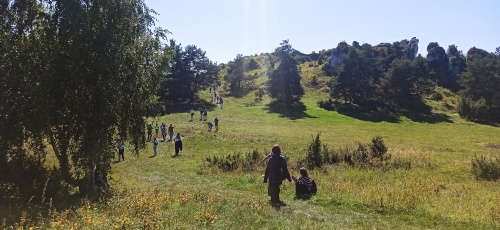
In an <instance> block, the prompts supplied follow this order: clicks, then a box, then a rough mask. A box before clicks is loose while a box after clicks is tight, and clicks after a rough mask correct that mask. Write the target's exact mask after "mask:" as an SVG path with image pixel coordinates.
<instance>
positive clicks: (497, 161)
mask: <svg viewBox="0 0 500 230" xmlns="http://www.w3.org/2000/svg"><path fill="white" fill-rule="evenodd" d="M472 174H474V176H475V177H476V179H478V180H491V181H496V180H499V179H500V158H498V157H492V158H487V157H485V156H476V157H475V158H474V159H472Z"/></svg>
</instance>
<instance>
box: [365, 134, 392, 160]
mask: <svg viewBox="0 0 500 230" xmlns="http://www.w3.org/2000/svg"><path fill="white" fill-rule="evenodd" d="M368 146H369V147H370V149H371V154H372V156H373V157H378V158H384V157H385V154H386V153H387V147H386V146H385V144H384V140H383V139H382V137H381V136H376V137H375V138H373V139H372V143H371V144H369V145H368Z"/></svg>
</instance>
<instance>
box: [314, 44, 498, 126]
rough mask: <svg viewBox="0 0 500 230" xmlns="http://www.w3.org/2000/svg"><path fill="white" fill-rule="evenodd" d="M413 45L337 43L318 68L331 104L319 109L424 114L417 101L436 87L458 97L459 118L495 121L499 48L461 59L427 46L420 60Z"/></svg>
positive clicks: (421, 103)
mask: <svg viewBox="0 0 500 230" xmlns="http://www.w3.org/2000/svg"><path fill="white" fill-rule="evenodd" d="M417 44H418V40H416V39H415V38H413V39H412V40H410V41H407V40H403V41H401V42H394V43H392V44H390V43H382V44H380V45H377V46H371V45H370V44H363V45H359V44H357V42H354V43H353V45H352V46H350V45H348V44H347V43H345V42H341V43H339V45H338V46H337V47H336V48H335V49H333V50H332V51H331V55H330V59H329V60H326V61H328V62H329V64H327V65H324V66H323V71H324V73H325V75H328V76H331V81H330V83H329V87H330V96H331V99H329V100H326V101H321V102H319V105H320V106H323V107H325V108H333V107H335V105H332V103H344V104H348V105H349V106H351V107H356V108H359V109H363V110H371V111H374V110H380V109H389V110H391V111H399V112H401V111H404V112H406V111H411V112H429V109H430V108H429V107H428V106H426V104H425V102H424V100H423V97H424V95H431V94H432V93H434V89H435V87H436V86H440V87H443V88H447V89H449V90H451V91H454V92H457V93H458V94H459V95H460V97H461V100H460V102H459V106H458V108H457V110H458V112H459V114H460V115H461V116H462V117H464V118H466V119H469V120H472V121H478V122H499V121H500V100H499V99H500V93H499V91H498V89H500V56H499V53H500V47H499V48H497V50H496V52H495V53H488V52H486V51H484V50H481V49H478V48H475V47H473V48H471V49H470V50H469V51H468V52H467V56H466V57H465V56H464V55H463V53H462V52H461V51H459V50H458V49H457V47H456V46H454V45H450V46H449V48H448V50H447V51H446V52H445V50H444V48H442V47H440V46H439V45H438V43H436V42H431V43H430V44H429V45H428V46H427V56H426V57H422V56H420V55H417V51H418V46H417ZM318 61H319V60H318ZM436 99H439V98H436Z"/></svg>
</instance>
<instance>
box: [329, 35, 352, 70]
mask: <svg viewBox="0 0 500 230" xmlns="http://www.w3.org/2000/svg"><path fill="white" fill-rule="evenodd" d="M347 52H349V45H347V43H346V42H345V41H344V42H340V43H339V44H338V45H337V48H334V49H333V50H332V58H331V59H330V66H338V65H340V63H341V62H342V56H343V55H344V54H347Z"/></svg>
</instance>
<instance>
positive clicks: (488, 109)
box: [458, 55, 500, 122]
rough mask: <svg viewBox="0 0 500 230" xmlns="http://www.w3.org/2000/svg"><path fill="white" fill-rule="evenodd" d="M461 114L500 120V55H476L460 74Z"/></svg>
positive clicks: (478, 119) (471, 117)
mask: <svg viewBox="0 0 500 230" xmlns="http://www.w3.org/2000/svg"><path fill="white" fill-rule="evenodd" d="M459 82H460V85H461V86H462V87H463V90H462V91H460V94H461V96H462V100H461V102H460V104H459V108H458V112H459V114H460V116H462V117H465V118H467V119H469V120H473V121H483V122H484V121H495V122H498V121H500V92H499V91H498V89H500V56H498V55H489V56H486V57H476V58H474V59H473V60H472V61H470V62H469V63H468V68H467V71H466V72H463V73H462V74H461V76H460V81H459Z"/></svg>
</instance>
